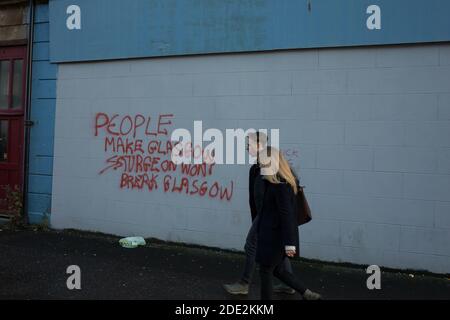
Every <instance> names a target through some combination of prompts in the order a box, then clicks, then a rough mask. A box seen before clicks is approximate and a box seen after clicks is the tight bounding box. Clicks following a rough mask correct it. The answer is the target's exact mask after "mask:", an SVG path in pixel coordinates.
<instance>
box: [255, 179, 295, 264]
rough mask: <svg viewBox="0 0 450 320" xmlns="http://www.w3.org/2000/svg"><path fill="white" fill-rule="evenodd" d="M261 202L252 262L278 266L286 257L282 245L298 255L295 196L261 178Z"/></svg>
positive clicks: (284, 186) (283, 186) (281, 185)
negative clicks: (262, 198) (255, 246)
mask: <svg viewBox="0 0 450 320" xmlns="http://www.w3.org/2000/svg"><path fill="white" fill-rule="evenodd" d="M264 184H265V192H264V201H263V207H262V211H261V216H260V217H259V224H258V245H257V249H256V261H257V262H258V263H260V264H262V265H266V266H268V265H270V266H275V265H278V264H279V263H280V262H281V261H282V260H283V258H284V256H285V255H286V251H285V246H295V248H296V254H295V255H296V256H298V252H299V236H298V226H297V220H296V216H295V212H294V210H295V194H294V190H292V187H291V186H290V185H289V184H288V183H286V182H282V183H279V184H274V183H270V182H269V181H267V180H265V179H264Z"/></svg>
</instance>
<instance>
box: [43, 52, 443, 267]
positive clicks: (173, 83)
mask: <svg viewBox="0 0 450 320" xmlns="http://www.w3.org/2000/svg"><path fill="white" fill-rule="evenodd" d="M58 70H59V75H58V82H57V112H56V128H55V130H56V133H55V135H56V138H55V161H54V180H53V201H52V203H53V208H52V224H53V226H54V227H56V228H66V227H71V228H80V229H89V230H97V231H102V232H109V233H116V234H120V235H124V236H125V235H131V234H136V235H143V236H148V237H156V238H160V239H163V240H172V241H182V242H189V243H196V244H202V245H209V246H216V247H222V248H234V249H239V250H242V249H243V245H244V240H245V235H246V232H247V229H248V228H249V226H250V214H249V210H248V204H247V202H248V199H247V174H248V172H247V171H248V166H229V167H220V168H219V167H218V168H216V169H215V173H214V177H213V179H217V180H218V181H222V180H223V181H229V180H230V179H232V180H233V181H234V183H235V186H234V187H235V188H234V193H233V197H232V199H231V200H230V201H229V202H227V201H219V200H216V199H208V198H207V197H204V198H200V197H198V196H187V195H185V194H173V193H164V192H163V191H162V190H157V191H152V192H148V191H145V190H120V188H119V185H118V179H119V173H117V172H108V173H107V174H105V175H98V171H99V169H100V168H102V167H103V166H104V161H105V158H106V154H105V153H104V152H103V151H102V148H103V141H102V136H100V137H94V133H93V128H94V116H95V113H96V112H107V113H108V114H113V113H119V114H132V115H134V114H137V113H141V114H143V115H154V116H155V115H158V114H159V113H173V114H174V115H175V119H174V126H175V127H185V128H192V125H193V120H203V122H204V123H203V125H204V129H207V128H209V127H217V128H236V127H242V128H244V129H246V128H249V127H255V128H280V129H281V146H282V148H283V149H285V150H287V151H289V150H290V151H292V150H294V151H295V152H297V153H295V152H294V154H295V156H293V158H292V159H291V161H292V162H293V165H294V167H295V168H296V170H298V171H299V172H300V175H301V178H302V183H303V184H305V185H306V186H307V189H306V191H307V194H308V197H309V199H310V202H311V206H312V209H313V214H314V219H313V221H312V222H311V223H310V224H308V225H305V226H304V227H302V228H301V229H300V237H301V242H302V245H301V246H302V248H301V254H302V256H304V257H309V258H317V259H322V260H328V261H341V262H353V263H360V264H378V265H381V266H386V267H393V268H410V269H426V270H429V271H433V272H438V273H449V272H450V44H433V45H416V46H392V47H385V46H383V47H361V48H341V49H339V48H336V49H320V50H298V51H286V52H272V53H250V54H232V55H206V56H190V57H174V58H161V59H160V58H156V59H138V60H123V61H112V62H101V63H74V64H63V65H61V66H60V67H59V68H58Z"/></svg>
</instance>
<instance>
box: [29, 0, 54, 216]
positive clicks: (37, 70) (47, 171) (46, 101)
mask: <svg viewBox="0 0 450 320" xmlns="http://www.w3.org/2000/svg"><path fill="white" fill-rule="evenodd" d="M34 27H35V33H34V41H33V59H32V60H33V62H32V68H33V77H32V99H31V120H32V121H34V126H33V127H32V128H31V135H30V139H31V140H30V149H29V152H30V163H29V165H30V166H29V174H28V185H29V188H28V194H27V201H28V216H29V220H30V222H31V223H39V222H40V221H42V218H43V217H44V216H46V215H48V214H50V210H51V193H52V172H53V139H54V123H55V105H56V74H57V65H56V64H51V63H50V61H49V15H48V5H46V4H41V5H37V6H36V12H35V25H34Z"/></svg>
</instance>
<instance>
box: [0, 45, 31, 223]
mask: <svg viewBox="0 0 450 320" xmlns="http://www.w3.org/2000/svg"><path fill="white" fill-rule="evenodd" d="M26 52H27V51H26V47H0V214H8V213H11V212H10V210H9V209H8V201H7V196H6V193H7V192H6V190H5V188H10V190H19V191H20V192H22V187H23V186H22V174H23V173H22V158H23V152H22V151H23V129H24V128H23V125H24V105H25V80H26V79H25V77H26Z"/></svg>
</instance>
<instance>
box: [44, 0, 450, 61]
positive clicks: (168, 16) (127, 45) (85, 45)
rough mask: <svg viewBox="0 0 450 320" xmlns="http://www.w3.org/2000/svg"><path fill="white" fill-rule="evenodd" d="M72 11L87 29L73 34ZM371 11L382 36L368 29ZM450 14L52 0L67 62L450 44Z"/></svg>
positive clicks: (241, 3) (322, 5) (412, 1)
mask: <svg viewBox="0 0 450 320" xmlns="http://www.w3.org/2000/svg"><path fill="white" fill-rule="evenodd" d="M309 4H310V5H309ZM70 5H77V6H78V7H79V8H80V11H81V14H80V20H81V29H74V30H69V28H68V27H67V24H66V21H67V19H68V17H69V16H71V13H69V14H68V13H67V9H68V7H69V6H70ZM370 5H378V6H379V7H380V8H381V30H369V29H368V28H367V23H366V22H367V19H368V18H369V16H370V14H368V13H367V8H368V7H369V6H370ZM449 12H450V1H448V0H395V1H393V0H345V1H337V0H282V1H280V0H133V1H127V0H50V21H51V25H50V28H51V32H50V35H51V43H50V53H51V60H52V62H67V61H84V60H106V59H120V58H131V57H152V56H167V55H184V54H201V53H219V52H242V51H260V50H275V49H296V48H314V47H335V46H355V45H380V44H400V43H419V42H436V41H450V19H449V18H448V14H449Z"/></svg>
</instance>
